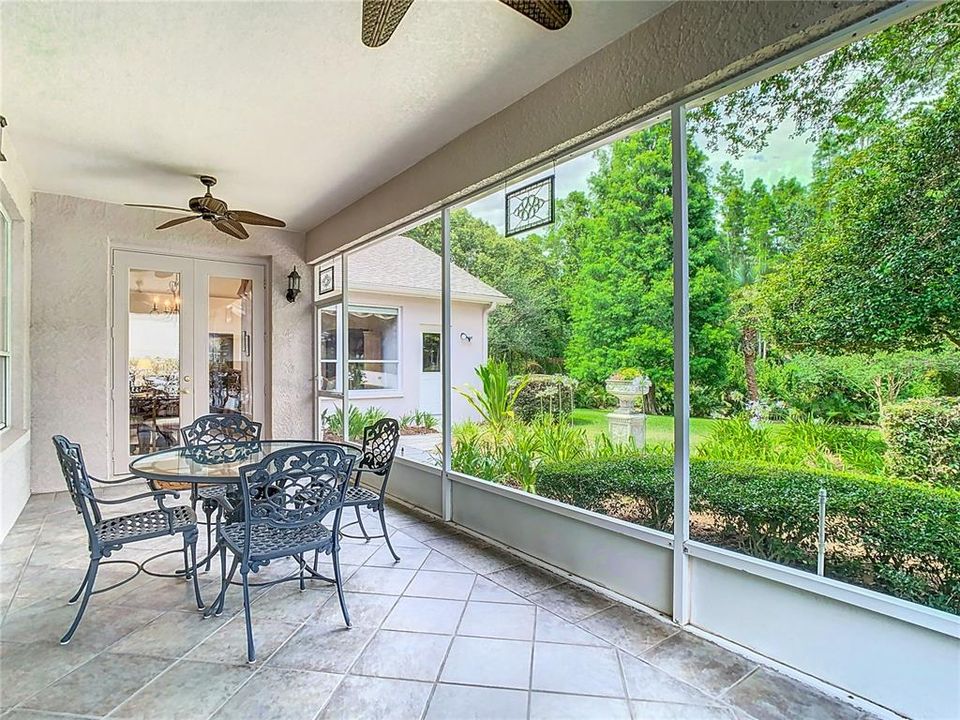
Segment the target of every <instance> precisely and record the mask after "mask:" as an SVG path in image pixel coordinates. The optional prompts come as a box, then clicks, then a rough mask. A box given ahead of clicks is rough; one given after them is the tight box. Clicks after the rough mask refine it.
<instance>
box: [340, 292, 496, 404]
mask: <svg viewBox="0 0 960 720" xmlns="http://www.w3.org/2000/svg"><path fill="white" fill-rule="evenodd" d="M350 304H351V305H368V306H373V307H399V308H400V390H399V391H393V390H384V391H373V390H364V391H356V390H354V391H351V393H350V402H351V403H352V404H354V405H356V406H357V407H360V408H367V407H379V408H383V409H384V410H386V411H387V412H388V413H389V414H390V415H391V416H392V417H397V418H399V417H400V416H401V415H403V414H404V413H407V412H410V411H413V410H418V409H421V410H425V409H428V404H427V402H426V399H421V398H420V367H421V365H420V363H421V355H420V352H421V350H420V332H421V328H423V327H424V326H433V327H435V328H437V329H438V330H439V328H440V297H439V295H438V296H437V297H436V298H429V297H413V296H405V295H393V294H390V293H388V292H385V293H375V292H368V291H351V292H350ZM489 308H490V305H489V304H486V303H476V302H461V301H456V300H455V301H454V302H453V329H452V333H451V337H452V341H451V342H452V354H453V364H452V366H451V370H452V380H453V386H454V387H455V388H456V387H462V386H464V385H467V384H470V385H476V384H477V377H476V375H475V374H474V368H476V367H477V366H478V365H482V364H483V363H484V362H486V359H487V322H486V313H487V311H488V309H489ZM460 333H464V334H465V335H467V336H469V337H470V338H471V340H470V341H469V342H467V341H466V340H464V339H462V338H461V336H460ZM436 392H437V395H436V397H435V398H431V399H432V400H433V401H434V404H435V405H436V406H437V407H439V406H440V403H441V398H440V393H441V385H440V383H439V382H438V383H437V386H436ZM452 404H453V407H452V410H453V422H455V423H456V422H461V421H463V420H468V419H476V418H477V414H476V412H475V411H474V410H473V408H471V407H470V405H469V404H468V403H467V401H466V400H464V399H463V397H462V396H461V395H460V394H459V393H457V392H454V393H453V395H452ZM438 414H439V413H438Z"/></svg>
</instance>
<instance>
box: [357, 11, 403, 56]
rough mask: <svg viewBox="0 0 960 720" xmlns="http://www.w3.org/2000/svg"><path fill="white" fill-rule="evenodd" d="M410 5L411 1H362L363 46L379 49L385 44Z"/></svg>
mask: <svg viewBox="0 0 960 720" xmlns="http://www.w3.org/2000/svg"><path fill="white" fill-rule="evenodd" d="M412 3H413V0H363V26H362V31H361V37H362V38H363V44H364V45H366V46H367V47H380V46H381V45H383V44H384V43H385V42H387V40H389V39H390V36H391V35H393V31H394V30H396V29H397V25H399V24H400V21H401V20H403V16H404V14H405V13H406V12H407V10H408V9H409V8H410V5H411V4H412Z"/></svg>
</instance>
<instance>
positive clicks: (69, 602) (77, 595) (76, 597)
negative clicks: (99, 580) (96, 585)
mask: <svg viewBox="0 0 960 720" xmlns="http://www.w3.org/2000/svg"><path fill="white" fill-rule="evenodd" d="M89 570H90V566H89V565H88V566H87V572H85V573H84V574H83V582H82V583H80V587H78V588H77V591H76V592H75V593H74V594H73V597H72V598H70V599H69V600H67V605H73V604H74V603H75V602H76V601H77V600H79V599H80V596H81V595H83V591H84V589H86V587H87V577H88V575H89Z"/></svg>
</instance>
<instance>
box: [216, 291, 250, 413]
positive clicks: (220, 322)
mask: <svg viewBox="0 0 960 720" xmlns="http://www.w3.org/2000/svg"><path fill="white" fill-rule="evenodd" d="M208 292H209V297H208V303H207V312H208V318H207V332H208V333H209V337H208V342H207V363H208V366H209V370H210V388H209V412H211V413H221V414H222V413H231V412H237V413H241V414H243V415H248V416H252V415H253V392H252V390H253V282H252V281H251V280H249V279H247V278H225V277H211V278H210V284H209V291H208Z"/></svg>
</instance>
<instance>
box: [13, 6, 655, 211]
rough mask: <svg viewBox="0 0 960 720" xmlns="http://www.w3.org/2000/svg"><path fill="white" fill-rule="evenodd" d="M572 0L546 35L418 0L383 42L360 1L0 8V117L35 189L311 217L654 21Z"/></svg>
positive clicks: (479, 12)
mask: <svg viewBox="0 0 960 720" xmlns="http://www.w3.org/2000/svg"><path fill="white" fill-rule="evenodd" d="M667 4H668V3H667V2H624V1H619V0H615V1H613V2H602V1H599V0H573V6H574V13H573V20H572V21H571V22H570V24H569V25H568V26H567V27H566V28H564V29H563V30H560V31H557V32H547V31H545V30H542V29H540V28H539V27H538V26H536V25H535V24H533V23H532V22H531V21H529V20H527V19H526V18H524V17H523V16H521V15H519V14H517V13H515V12H513V11H512V10H510V9H509V8H508V7H506V6H504V5H502V4H501V3H499V2H496V1H495V0H470V1H460V2H454V1H440V0H417V1H416V2H414V4H413V6H412V7H411V9H410V11H409V13H408V14H407V16H406V17H405V18H404V20H403V22H402V23H401V24H400V27H399V28H398V29H397V31H396V33H395V34H394V36H393V38H392V39H391V41H390V42H389V43H388V44H387V45H386V46H384V47H382V48H378V49H370V48H367V47H364V46H363V45H362V44H361V42H360V3H359V2H333V1H326V2H313V3H286V2H255V3H241V2H207V3H201V2H188V3H178V2H146V3H133V2H130V3H106V2H103V3H100V2H98V3H85V2H76V3H72V2H71V3H34V2H22V3H21V2H10V1H7V2H3V3H0V112H2V113H3V114H4V115H5V116H6V117H7V119H8V121H9V124H10V125H9V128H8V130H7V132H8V133H9V136H10V139H11V142H12V143H13V144H14V145H15V146H16V148H17V155H18V157H19V158H20V159H21V160H22V162H23V165H24V168H25V171H26V174H27V176H28V178H29V180H30V183H31V185H32V187H33V189H35V190H38V191H43V192H51V193H61V194H66V195H74V196H78V197H86V198H93V199H97V200H104V201H108V202H140V203H157V204H165V205H178V206H179V205H181V204H183V203H184V202H186V200H187V198H189V197H191V196H193V195H198V194H200V192H201V191H202V190H203V188H202V187H201V186H200V184H199V183H198V182H196V180H194V179H192V178H191V176H194V175H197V174H199V173H210V174H213V175H216V176H217V177H218V178H219V180H220V183H219V185H218V186H217V187H216V188H215V191H216V192H215V194H217V195H218V196H219V197H221V198H223V199H224V200H226V201H227V202H228V203H229V204H230V206H231V207H233V208H235V209H250V210H255V211H258V212H262V213H265V214H268V215H273V216H275V217H280V218H283V219H285V220H286V221H287V222H288V223H289V225H290V226H291V227H292V228H294V229H301V230H303V229H309V228H310V227H313V226H314V225H316V224H317V223H319V222H320V221H322V220H324V219H325V218H327V217H329V216H330V215H331V214H333V213H335V212H336V211H337V210H339V209H341V208H342V207H344V206H346V205H348V204H349V203H351V202H353V201H354V200H356V199H357V198H359V197H361V196H363V195H364V194H366V193H367V192H369V191H370V190H372V189H373V188H375V187H377V186H378V185H380V184H381V183H383V182H384V181H386V180H388V179H389V178H391V177H393V176H394V175H396V174H397V173H399V172H400V171H402V170H404V169H405V168H407V167H409V166H410V165H412V164H413V163H415V162H416V161H418V160H419V159H421V158H423V157H424V156H426V155H428V154H429V153H431V152H433V151H434V150H436V149H438V148H440V147H442V146H443V145H444V144H446V143H447V142H449V141H450V140H452V139H453V138H454V137H456V136H457V135H459V134H461V133H462V132H464V131H466V130H467V129H469V128H470V127H472V126H474V125H476V124H477V123H479V122H481V121H483V120H484V119H486V118H487V117H489V116H490V115H492V114H494V113H496V112H498V111H499V110H501V109H503V108H504V107H506V106H507V105H509V104H510V103H512V102H514V101H516V100H518V99H520V98H521V97H523V96H524V95H525V94H527V93H528V92H530V91H531V90H533V89H535V88H536V87H538V86H540V85H541V84H543V83H544V82H546V81H547V80H549V79H550V78H552V77H554V76H555V75H557V74H558V73H560V72H562V71H563V70H565V69H566V68H568V67H570V66H571V65H573V64H575V63H577V62H578V61H580V60H581V59H583V58H584V57H586V56H587V55H590V54H591V53H593V52H594V51H596V50H598V49H599V48H601V47H603V46H604V45H606V44H608V43H609V42H611V41H612V40H614V39H616V38H617V37H619V36H621V35H623V34H624V33H626V32H627V31H629V30H630V29H632V28H633V27H635V26H636V25H638V24H640V23H641V22H643V21H645V20H647V19H648V18H649V17H651V16H653V15H654V14H656V13H657V12H659V11H660V10H662V9H663V8H664V7H665V6H666V5H667Z"/></svg>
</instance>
